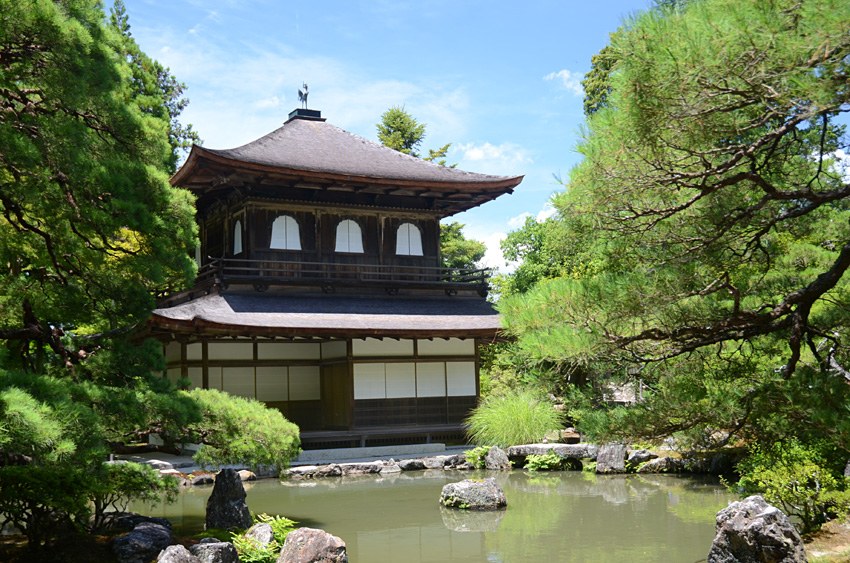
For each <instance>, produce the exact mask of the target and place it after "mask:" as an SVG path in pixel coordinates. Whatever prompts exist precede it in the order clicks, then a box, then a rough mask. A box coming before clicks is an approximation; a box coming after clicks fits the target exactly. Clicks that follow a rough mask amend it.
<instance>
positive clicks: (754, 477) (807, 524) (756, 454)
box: [737, 440, 850, 533]
mask: <svg viewBox="0 0 850 563" xmlns="http://www.w3.org/2000/svg"><path fill="white" fill-rule="evenodd" d="M737 469H738V473H739V474H740V476H741V478H740V480H739V481H738V484H737V487H738V490H739V491H740V492H741V493H742V494H743V495H745V496H746V495H752V494H760V495H762V497H764V499H765V500H766V501H767V502H769V503H771V504H773V505H775V506H777V507H779V508H781V509H782V510H783V511H784V512H785V513H786V514H787V515H789V516H796V517H797V518H799V520H800V526H799V527H800V531H801V532H802V533H808V532H813V531H815V530H818V529H819V528H820V526H821V525H822V524H823V523H825V522H827V521H828V520H830V519H831V518H834V517H837V516H840V515H843V514H846V513H847V512H848V510H850V491H848V490H847V487H848V482H847V478H846V477H844V476H843V475H836V474H834V473H833V472H832V471H830V470H829V469H828V468H827V464H826V461H825V460H824V458H823V457H822V456H821V455H820V453H818V451H817V450H816V448H815V447H812V446H809V447H807V446H804V445H802V444H801V443H799V442H798V441H796V440H788V441H786V442H785V443H777V444H773V445H772V446H769V447H760V446H758V445H756V446H752V447H751V448H750V455H749V457H747V458H746V459H744V460H743V461H742V462H741V463H739V464H738V468H737Z"/></svg>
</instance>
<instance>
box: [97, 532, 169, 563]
mask: <svg viewBox="0 0 850 563" xmlns="http://www.w3.org/2000/svg"><path fill="white" fill-rule="evenodd" d="M169 545H171V527H169V526H163V525H162V524H156V523H154V522H142V523H140V524H138V525H137V526H136V527H135V528H133V531H132V532H130V533H129V534H127V535H124V536H119V537H117V538H115V539H114V540H112V551H113V553H115V557H116V559H118V561H119V562H120V563H146V562H147V561H150V560H152V559H153V558H154V557H156V556H157V555H158V554H159V552H160V551H162V550H163V549H165V548H166V547H168V546H169Z"/></svg>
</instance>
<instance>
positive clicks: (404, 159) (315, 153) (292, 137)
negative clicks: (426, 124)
mask: <svg viewBox="0 0 850 563" xmlns="http://www.w3.org/2000/svg"><path fill="white" fill-rule="evenodd" d="M204 150H206V151H208V152H210V153H212V154H215V155H219V156H222V157H225V158H228V159H231V160H238V161H241V162H250V163H253V164H261V165H265V166H274V167H280V168H288V169H298V170H312V171H316V172H328V173H332V174H344V175H353V176H364V177H370V178H386V179H393V180H414V181H423V182H463V183H479V182H481V183H489V182H493V181H502V180H507V179H509V178H516V179H521V176H491V175H488V174H476V173H474V172H465V171H463V170H457V169H456V168H448V167H446V166H440V165H439V164H434V163H432V162H428V161H425V160H422V159H419V158H415V157H412V156H409V155H406V154H403V153H400V152H398V151H396V150H393V149H390V148H387V147H385V146H383V145H380V144H378V143H375V142H372V141H370V140H368V139H364V138H363V137H359V136H357V135H355V134H353V133H349V132H348V131H345V130H344V129H340V128H339V127H337V126H335V125H331V124H330V123H328V122H326V121H319V120H313V119H303V118H297V117H296V118H294V119H291V120H289V121H287V122H286V123H285V124H284V125H283V126H282V127H280V128H278V129H276V130H275V131H272V132H271V133H269V134H268V135H265V136H263V137H260V138H259V139H257V140H256V141H252V142H250V143H248V144H247V145H242V146H241V147H237V148H235V149H225V150H216V149H204Z"/></svg>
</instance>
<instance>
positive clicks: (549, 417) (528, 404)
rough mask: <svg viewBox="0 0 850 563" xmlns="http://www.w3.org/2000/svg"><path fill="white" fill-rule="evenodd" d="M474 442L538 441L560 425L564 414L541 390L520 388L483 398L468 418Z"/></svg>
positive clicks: (468, 431)
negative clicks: (508, 392) (560, 412)
mask: <svg viewBox="0 0 850 563" xmlns="http://www.w3.org/2000/svg"><path fill="white" fill-rule="evenodd" d="M466 423H467V435H468V436H469V439H470V441H471V442H472V443H475V444H493V445H496V446H499V447H500V448H507V447H510V446H513V445H516V444H528V443H534V442H537V441H539V440H540V439H541V438H543V436H544V435H545V434H546V432H548V431H550V430H555V429H560V428H561V415H560V414H558V412H557V411H556V410H555V408H554V407H553V406H552V404H551V403H550V402H549V401H548V400H547V399H545V398H542V397H541V396H540V395H539V394H538V393H535V392H533V391H529V390H519V391H516V392H514V393H511V394H508V395H503V396H498V397H497V396H493V395H490V396H488V397H486V398H484V399H483V400H482V401H481V402H480V403H479V405H478V406H477V407H476V408H475V409H473V411H472V414H470V416H469V418H467V419H466Z"/></svg>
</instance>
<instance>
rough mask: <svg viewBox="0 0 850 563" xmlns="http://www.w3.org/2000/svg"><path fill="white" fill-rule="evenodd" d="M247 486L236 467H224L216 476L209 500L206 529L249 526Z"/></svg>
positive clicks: (249, 514)
mask: <svg viewBox="0 0 850 563" xmlns="http://www.w3.org/2000/svg"><path fill="white" fill-rule="evenodd" d="M245 496H246V494H245V487H244V486H242V479H241V478H240V477H239V473H237V472H236V470H234V469H222V470H221V471H220V472H219V474H218V475H216V478H215V486H214V487H213V492H212V494H211V495H210V498H209V500H208V501H207V520H206V524H205V525H204V527H205V529H209V528H222V529H225V530H228V529H230V528H247V527H249V526H250V525H251V512H250V511H249V510H248V503H246V502H245Z"/></svg>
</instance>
